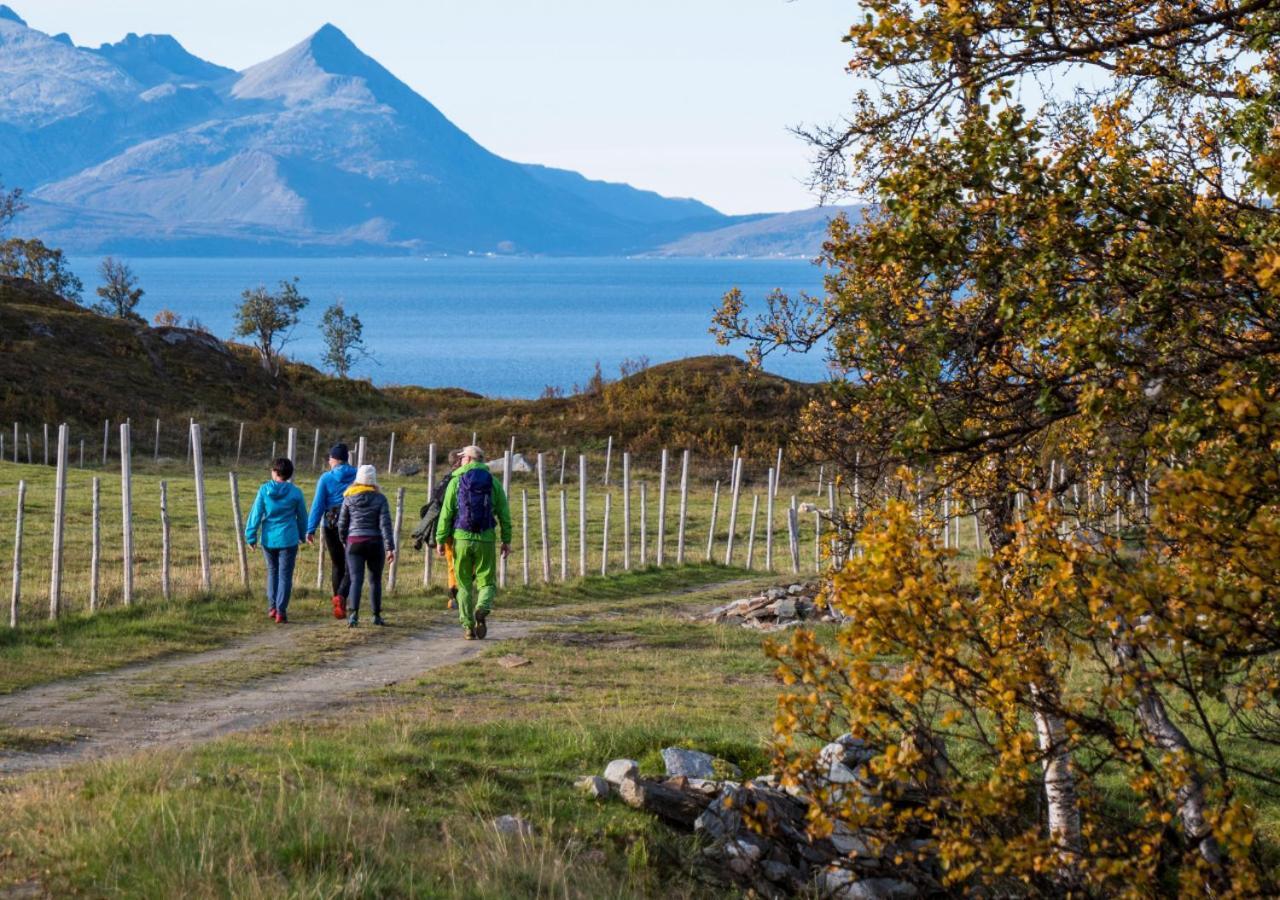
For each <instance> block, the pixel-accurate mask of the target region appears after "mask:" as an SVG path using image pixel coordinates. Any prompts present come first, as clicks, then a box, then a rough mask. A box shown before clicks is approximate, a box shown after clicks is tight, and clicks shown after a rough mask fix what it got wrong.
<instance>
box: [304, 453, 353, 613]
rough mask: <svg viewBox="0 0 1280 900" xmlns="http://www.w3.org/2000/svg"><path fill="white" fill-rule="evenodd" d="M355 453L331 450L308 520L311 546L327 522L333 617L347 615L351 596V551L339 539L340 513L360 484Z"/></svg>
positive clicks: (308, 540)
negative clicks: (344, 498) (347, 494)
mask: <svg viewBox="0 0 1280 900" xmlns="http://www.w3.org/2000/svg"><path fill="white" fill-rule="evenodd" d="M350 458H351V451H349V450H348V449H347V445H346V444H334V445H333V447H332V448H330V450H329V471H328V472H325V473H324V474H323V475H321V476H320V480H319V481H317V482H316V496H315V499H313V500H312V501H311V515H310V517H309V518H308V519H307V543H308V544H313V543H315V535H316V529H317V528H320V527H321V524H320V523H321V520H323V521H324V531H323V537H324V546H325V550H326V551H328V553H329V565H330V566H331V567H332V568H331V570H330V583H331V585H332V587H333V617H334V618H335V619H344V618H346V615H347V594H348V593H350V592H351V573H350V572H349V571H348V570H347V548H346V547H344V546H343V545H342V538H341V537H339V536H338V513H339V511H341V509H342V495H343V493H344V492H345V491H346V490H347V488H349V487H351V485H352V484H353V483H355V480H356V469H355V466H351V465H348V464H347V462H348V460H349V459H350Z"/></svg>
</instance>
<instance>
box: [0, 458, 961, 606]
mask: <svg viewBox="0 0 1280 900" xmlns="http://www.w3.org/2000/svg"><path fill="white" fill-rule="evenodd" d="M384 452H385V451H384ZM300 455H302V454H300ZM370 455H371V456H372V455H373V452H372V450H371V452H370ZM650 456H652V454H649V455H646V456H645V457H644V458H641V459H637V460H636V465H635V467H634V469H633V474H632V477H633V485H632V491H631V493H632V498H631V507H632V511H631V515H632V526H631V560H632V565H633V566H636V567H640V566H643V565H645V564H650V563H653V562H655V560H656V553H657V534H658V524H657V523H658V492H659V491H658V486H659V477H658V472H657V463H658V460H657V458H656V457H654V458H649V457H650ZM673 456H674V458H673V460H672V462H671V464H670V468H669V471H668V496H667V514H666V529H665V540H664V544H665V550H664V552H665V561H666V562H667V563H668V564H669V563H674V562H675V561H676V557H677V539H678V527H677V522H678V511H679V457H678V456H675V455H674V454H673ZM574 463H575V464H576V458H575V459H574ZM575 464H571V465H570V466H569V467H568V470H567V472H566V478H565V484H564V487H563V489H562V488H561V485H560V480H559V479H560V473H559V468H558V466H554V465H553V466H549V467H548V472H547V480H548V488H547V490H548V502H547V507H548V508H547V525H548V528H547V532H548V535H547V537H548V548H549V551H550V552H549V556H550V569H551V573H552V578H553V580H557V581H558V580H559V579H560V573H561V548H562V535H561V530H560V506H561V502H562V497H561V492H562V490H563V502H564V504H565V507H566V509H565V511H566V518H567V524H568V529H567V534H566V535H564V544H563V546H564V549H565V551H566V552H565V555H566V557H567V562H568V574H569V576H570V577H573V576H576V575H578V573H579V566H580V561H581V556H580V543H579V533H578V486H577V473H576V465H575ZM766 467H767V463H766V462H763V461H761V462H760V463H759V464H758V465H749V466H747V467H746V468H745V474H744V477H743V487H742V493H741V499H740V501H739V509H738V516H737V527H736V528H735V547H734V555H733V559H732V561H731V562H732V563H733V564H735V565H738V566H744V567H745V566H746V565H747V550H748V542H749V536H750V534H749V533H750V530H751V505H752V498H753V497H755V496H758V497H759V498H760V512H759V523H758V525H757V532H756V539H755V546H754V553H753V556H752V559H751V566H752V568H755V569H762V568H763V567H764V563H765V527H766V526H765V510H766V503H765V497H764V495H765V493H767V492H766V490H765V486H764V483H763V481H764V478H763V476H764V469H765V468H766ZM265 468H266V467H265V464H264V465H263V466H261V467H254V468H248V467H245V468H242V469H241V470H240V472H239V479H240V489H239V500H240V510H241V515H242V517H244V516H247V515H248V511H249V508H250V505H251V504H252V501H253V497H254V495H255V493H256V491H257V489H258V486H259V485H260V484H261V482H262V480H263V479H264V478H265V474H264V473H265ZM720 469H723V471H719V470H720ZM698 470H699V471H698V474H697V476H696V477H694V478H691V485H690V492H689V504H688V514H687V521H686V549H685V560H686V562H702V561H705V560H706V558H707V537H708V531H709V528H710V522H711V510H712V503H713V493H714V481H715V479H716V477H721V478H724V479H725V480H726V482H727V476H728V472H729V463H728V461H727V460H726V461H724V464H723V466H716V465H714V463H712V462H711V461H700V464H699V466H698ZM603 474H604V458H603V456H602V455H601V456H599V457H592V458H591V459H590V460H589V469H588V479H589V480H588V486H587V501H588V527H587V541H586V543H587V568H586V571H587V574H598V573H600V571H601V565H602V562H603V552H602V551H603V539H604V506H605V498H606V496H608V497H609V502H610V518H609V532H608V556H609V569H610V571H613V572H616V571H619V570H621V569H622V568H623V557H624V528H623V522H624V518H623V496H622V489H621V486H620V482H621V459H620V454H615V455H614V457H613V465H612V470H611V477H610V486H609V487H607V488H606V486H605V485H604V484H603V483H602V480H603ZM797 474H799V473H797ZM809 474H810V473H807V472H806V473H804V474H803V479H804V480H803V481H800V480H792V479H786V478H784V481H783V484H782V486H781V489H780V491H779V496H778V498H777V502H776V504H775V509H774V521H773V533H774V534H773V569H774V571H777V572H782V573H791V572H792V569H793V567H792V561H791V559H790V555H789V551H788V533H787V516H786V506H787V505H788V504H789V503H790V498H791V497H792V496H793V495H795V496H797V497H798V499H799V502H805V501H809V502H813V501H815V500H816V499H817V498H816V495H815V492H816V472H815V473H813V475H814V478H813V479H812V480H811V479H810V477H809ZM94 477H98V478H99V479H100V490H101V498H102V500H101V502H102V514H101V523H102V524H101V527H102V563H101V569H100V575H99V591H100V593H99V597H100V606H101V607H102V608H109V607H112V606H115V605H118V604H119V603H120V602H121V583H122V577H123V571H122V569H123V566H122V562H121V560H122V549H121V547H122V534H121V531H122V529H121V516H120V476H119V472H118V468H109V469H105V470H94V469H92V468H90V469H85V470H81V469H79V468H76V467H74V466H73V468H72V469H71V470H70V471H69V474H68V488H67V526H66V539H65V550H64V556H63V567H64V569H63V571H64V575H63V585H64V588H63V601H62V608H63V610H64V613H66V614H71V615H75V614H80V613H84V612H86V611H87V609H88V598H89V578H90V556H91V540H90V534H91V518H92V517H91V510H92V479H93V478H94ZM315 479H316V473H315V472H303V473H301V474H299V476H298V478H297V483H298V485H299V487H301V488H302V490H303V492H304V494H305V495H306V497H307V500H308V502H310V499H311V497H312V495H313V493H314V484H315ZM19 480H25V481H26V482H27V495H26V504H25V509H26V525H25V529H24V539H23V541H24V543H23V575H22V583H21V595H22V602H21V609H20V613H19V618H20V622H21V623H22V625H23V627H26V626H27V625H29V624H30V623H32V622H34V621H36V620H38V619H42V618H45V617H47V616H48V610H49V580H50V559H51V547H52V539H51V533H52V510H53V502H54V472H53V470H52V469H51V468H49V467H46V466H43V465H26V464H21V465H14V464H13V463H12V462H0V584H3V585H4V587H5V588H6V590H5V593H4V596H5V597H7V595H8V590H7V589H8V586H9V584H10V578H11V575H10V572H11V569H10V565H11V561H12V558H13V540H14V512H15V506H16V502H17V485H18V482H19ZM161 480H164V481H165V482H167V489H168V506H169V516H170V521H171V534H172V544H171V546H172V551H171V560H172V563H171V566H172V569H171V571H172V595H173V596H174V597H176V598H190V597H193V596H198V595H199V594H200V593H201V591H200V558H199V544H198V538H197V529H196V510H195V484H194V480H193V478H192V475H191V472H190V470H189V469H187V468H186V467H185V466H182V465H177V464H169V465H167V466H159V467H156V466H153V465H152V464H151V463H150V462H143V461H139V462H138V463H137V465H136V466H135V470H134V475H133V510H134V514H133V544H134V597H135V601H136V602H138V603H155V602H159V601H160V600H161V584H160V571H161V566H160V557H161V540H160V500H159V497H160V482H161ZM382 482H383V489H384V490H385V491H386V493H387V494H388V496H389V498H390V499H391V500H392V503H393V504H394V502H395V497H396V494H397V490H398V489H399V488H401V487H403V488H404V489H405V510H404V524H403V526H402V530H401V542H402V546H403V547H404V548H405V551H406V552H405V555H404V556H403V557H402V559H401V560H400V562H399V564H398V574H397V584H398V588H399V591H400V592H401V593H407V592H408V591H411V590H420V589H422V588H423V587H428V588H432V589H437V588H441V587H442V586H443V585H444V583H445V573H444V568H443V566H442V565H441V564H440V563H439V562H438V561H435V560H433V561H432V565H431V570H432V571H431V580H430V582H428V581H427V580H426V578H425V576H426V570H425V563H426V559H425V556H424V554H423V553H422V552H420V551H414V550H413V549H412V546H411V544H410V541H409V535H410V533H411V532H412V530H413V528H414V526H415V525H416V524H417V512H418V509H419V508H420V507H421V506H422V505H423V504H424V503H425V502H426V496H427V480H426V476H425V474H420V475H417V476H414V477H411V478H404V477H398V476H390V477H383V478H382ZM641 484H643V485H644V486H645V493H646V499H647V503H646V529H645V530H646V541H645V547H644V550H645V555H644V557H643V559H642V558H641V533H640V532H641V528H640V521H641V517H640V485H641ZM205 492H206V503H207V510H208V522H209V539H210V556H211V560H212V573H213V585H214V590H215V592H216V593H218V594H219V595H234V594H237V593H242V592H243V587H242V585H241V580H240V573H239V565H238V561H237V554H236V545H235V533H234V529H233V525H232V522H233V517H232V507H231V499H230V497H231V492H230V487H229V482H228V473H227V470H225V469H217V470H213V469H210V470H208V471H207V472H206V476H205ZM510 499H511V508H512V519H513V525H514V527H515V540H514V542H513V553H512V556H511V558H510V560H509V562H508V575H507V578H508V585H509V586H515V585H521V584H523V583H524V580H525V576H524V571H525V560H526V558H527V560H528V570H529V580H530V581H531V582H536V581H539V580H540V579H541V577H542V539H541V526H540V521H541V516H540V510H539V500H538V486H537V479H536V477H535V476H534V475H531V474H516V475H514V476H513V481H512V487H511V498H510ZM730 505H731V504H730V497H729V489H728V486H727V484H722V485H721V493H720V501H719V508H718V512H717V516H716V540H715V544H714V547H713V552H712V559H713V560H714V561H718V562H721V563H724V562H726V558H725V550H726V536H727V533H728V529H729V518H730ZM823 505H824V506H825V500H824V501H823ZM526 510H527V517H528V529H527V530H525V529H524V527H523V522H524V518H525V512H526ZM799 522H800V541H799V546H800V572H801V573H809V574H811V573H813V572H814V571H815V563H816V562H817V553H818V551H819V550H820V549H823V548H819V547H818V546H816V543H815V527H816V525H815V516H814V515H813V514H812V513H804V514H802V515H801V516H800V517H799ZM964 524H965V526H966V528H968V527H969V523H968V522H966V523H964ZM319 556H320V549H319V544H318V543H317V544H316V545H315V546H314V547H309V548H306V549H304V550H303V551H302V553H301V554H300V555H299V557H298V566H297V570H296V573H295V585H296V588H297V589H298V590H299V593H300V596H301V597H303V598H306V597H310V596H318V595H320V594H327V589H326V585H327V580H325V582H324V583H323V584H322V583H321V580H320V579H318V578H317V576H318V574H319V571H320V569H319V563H320V559H319ZM249 567H250V581H249V583H250V590H251V591H252V593H253V594H254V595H255V596H256V595H257V593H258V592H259V590H260V582H261V580H262V574H261V573H262V560H261V558H260V556H258V555H257V554H254V553H250V554H249ZM317 588H319V589H320V590H319V592H318V593H317Z"/></svg>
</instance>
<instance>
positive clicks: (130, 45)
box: [92, 31, 235, 87]
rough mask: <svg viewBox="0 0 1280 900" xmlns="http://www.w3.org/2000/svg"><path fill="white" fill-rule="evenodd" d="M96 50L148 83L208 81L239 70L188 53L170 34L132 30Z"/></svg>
mask: <svg viewBox="0 0 1280 900" xmlns="http://www.w3.org/2000/svg"><path fill="white" fill-rule="evenodd" d="M92 52H93V53H96V54H97V55H98V56H101V57H103V58H104V59H107V60H110V61H111V62H112V63H114V64H115V65H116V66H118V67H119V68H121V69H123V70H124V71H125V72H128V73H129V75H131V76H132V77H133V78H135V79H136V80H137V81H138V82H139V83H140V84H142V85H144V86H145V87H154V86H155V85H158V84H187V83H192V82H194V83H197V84H208V83H211V82H215V81H219V80H220V79H223V78H229V77H230V76H232V75H233V74H235V73H233V72H232V71H231V70H230V69H225V68H223V67H222V66H218V65H214V64H213V63H211V62H207V61H205V60H203V59H201V58H200V57H198V56H194V55H193V54H191V53H188V52H187V50H186V48H185V47H183V46H182V44H180V43H178V41H177V40H176V39H175V38H174V37H172V36H171V35H167V34H143V35H138V34H135V33H134V32H132V31H131V32H129V33H128V34H127V35H125V37H124V39H123V40H121V41H119V42H117V43H114V44H103V45H102V46H101V47H99V48H98V49H97V50H94V51H92Z"/></svg>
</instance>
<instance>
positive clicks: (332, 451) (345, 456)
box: [329, 444, 351, 462]
mask: <svg viewBox="0 0 1280 900" xmlns="http://www.w3.org/2000/svg"><path fill="white" fill-rule="evenodd" d="M329 458H330V459H336V460H338V462H346V461H347V460H349V459H350V458H351V451H350V450H348V449H347V445H346V444H334V445H333V446H332V447H330V448H329Z"/></svg>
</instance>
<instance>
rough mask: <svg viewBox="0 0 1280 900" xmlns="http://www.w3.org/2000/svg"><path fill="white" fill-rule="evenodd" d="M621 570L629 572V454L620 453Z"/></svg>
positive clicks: (625, 452)
mask: <svg viewBox="0 0 1280 900" xmlns="http://www.w3.org/2000/svg"><path fill="white" fill-rule="evenodd" d="M622 569H623V571H624V572H629V571H631V454H630V453H628V452H627V451H626V450H624V451H622Z"/></svg>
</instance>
